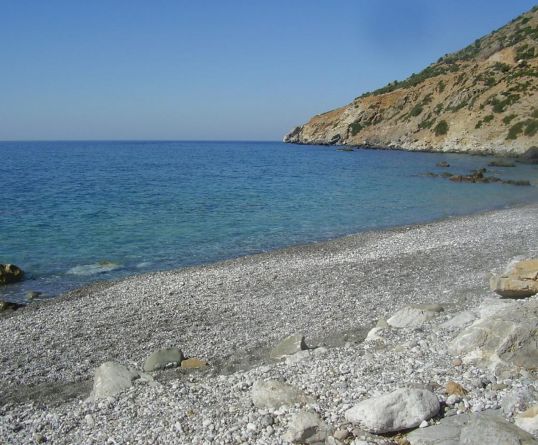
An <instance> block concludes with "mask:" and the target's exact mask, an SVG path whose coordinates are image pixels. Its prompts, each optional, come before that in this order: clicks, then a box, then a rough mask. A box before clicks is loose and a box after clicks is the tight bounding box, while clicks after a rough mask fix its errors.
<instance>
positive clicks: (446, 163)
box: [435, 161, 450, 168]
mask: <svg viewBox="0 0 538 445" xmlns="http://www.w3.org/2000/svg"><path fill="white" fill-rule="evenodd" d="M435 166H436V167H444V168H447V167H450V164H449V163H448V162H447V161H441V162H438V163H437V164H435Z"/></svg>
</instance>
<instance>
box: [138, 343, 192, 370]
mask: <svg viewBox="0 0 538 445" xmlns="http://www.w3.org/2000/svg"><path fill="white" fill-rule="evenodd" d="M182 360H183V353H182V352H181V351H180V350H179V349H177V348H166V349H159V350H158V351H155V352H153V353H151V354H150V356H149V357H148V358H147V359H146V361H145V362H144V371H146V372H151V371H157V370H159V369H165V368H172V367H176V366H179V364H180V363H181V361H182Z"/></svg>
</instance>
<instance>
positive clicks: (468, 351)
mask: <svg viewBox="0 0 538 445" xmlns="http://www.w3.org/2000/svg"><path fill="white" fill-rule="evenodd" d="M537 332H538V301H537V300H528V301H525V302H523V303H518V304H511V305H509V306H508V307H507V310H505V311H495V312H494V313H493V315H491V316H489V317H486V318H482V319H480V320H477V321H476V322H474V323H473V324H472V325H471V326H469V327H468V328H467V329H465V330H464V331H462V332H460V334H459V335H458V336H457V337H456V338H455V339H454V340H453V341H452V343H451V344H450V345H449V352H451V353H452V354H454V355H459V356H462V358H463V361H464V362H467V363H470V362H473V363H476V364H478V365H479V366H485V367H488V368H489V369H491V370H492V371H494V372H496V373H497V374H500V373H502V372H504V371H514V370H518V369H519V368H525V369H536V368H538V350H537V343H538V335H537Z"/></svg>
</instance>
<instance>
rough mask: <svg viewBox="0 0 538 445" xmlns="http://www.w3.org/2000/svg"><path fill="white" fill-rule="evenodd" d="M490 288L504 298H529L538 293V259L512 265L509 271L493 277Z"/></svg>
mask: <svg viewBox="0 0 538 445" xmlns="http://www.w3.org/2000/svg"><path fill="white" fill-rule="evenodd" d="M489 284H490V288H491V290H492V291H494V292H496V293H497V294H499V295H500V296H501V297H504V298H527V297H531V296H532V295H534V294H537V293H538V259H537V258H534V259H530V260H523V261H518V262H514V263H511V264H510V265H509V266H508V268H507V270H506V271H505V272H504V273H502V274H500V275H495V276H493V277H491V279H490V282H489Z"/></svg>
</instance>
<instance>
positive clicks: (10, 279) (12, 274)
mask: <svg viewBox="0 0 538 445" xmlns="http://www.w3.org/2000/svg"><path fill="white" fill-rule="evenodd" d="M23 276H24V272H23V270H22V269H21V268H20V267H17V266H15V265H14V264H0V284H9V283H16V282H17V281H21V280H22V278H23Z"/></svg>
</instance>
